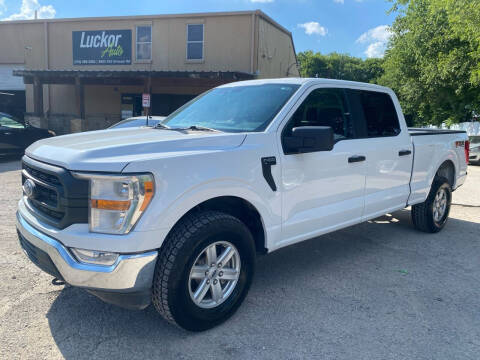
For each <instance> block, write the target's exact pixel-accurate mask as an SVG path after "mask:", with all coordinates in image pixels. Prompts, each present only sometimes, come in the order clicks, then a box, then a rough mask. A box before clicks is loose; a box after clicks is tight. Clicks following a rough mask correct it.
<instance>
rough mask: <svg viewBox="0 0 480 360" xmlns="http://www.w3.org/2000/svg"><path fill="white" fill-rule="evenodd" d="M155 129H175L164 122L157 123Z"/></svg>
mask: <svg viewBox="0 0 480 360" xmlns="http://www.w3.org/2000/svg"><path fill="white" fill-rule="evenodd" d="M155 129H166V130H174V129H172V128H171V127H170V126H167V125H164V124H162V123H158V124H157V125H155Z"/></svg>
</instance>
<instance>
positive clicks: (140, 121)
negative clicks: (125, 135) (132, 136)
mask: <svg viewBox="0 0 480 360" xmlns="http://www.w3.org/2000/svg"><path fill="white" fill-rule="evenodd" d="M165 118H166V116H148V119H147V117H146V116H136V117H131V118H128V119H125V120H122V121H119V122H118V123H116V124H113V125H112V126H110V127H109V129H123V128H132V127H142V126H148V127H155V126H157V125H158V124H159V123H160V122H162V121H163V120H164V119H165Z"/></svg>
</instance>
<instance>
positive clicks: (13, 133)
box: [0, 112, 55, 157]
mask: <svg viewBox="0 0 480 360" xmlns="http://www.w3.org/2000/svg"><path fill="white" fill-rule="evenodd" d="M52 136H55V133H54V132H53V131H51V130H47V129H40V128H36V127H33V126H30V125H28V124H24V123H23V122H22V121H20V120H19V119H16V118H15V117H13V116H12V115H10V114H6V113H2V112H0V157H4V156H16V155H23V153H24V151H25V149H26V148H27V147H28V146H30V145H31V144H32V143H34V142H35V141H37V140H39V139H44V138H49V137H52Z"/></svg>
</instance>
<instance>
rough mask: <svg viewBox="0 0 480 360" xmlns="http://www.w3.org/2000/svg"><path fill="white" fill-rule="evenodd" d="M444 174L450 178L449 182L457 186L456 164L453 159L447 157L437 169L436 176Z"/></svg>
mask: <svg viewBox="0 0 480 360" xmlns="http://www.w3.org/2000/svg"><path fill="white" fill-rule="evenodd" d="M437 176H442V177H445V178H446V179H447V180H448V183H449V184H450V186H451V187H452V189H453V188H454V186H455V178H456V177H455V164H454V163H453V161H452V160H450V159H447V160H445V161H444V162H443V163H442V164H441V165H440V166H439V167H438V169H437V171H436V173H435V177H437Z"/></svg>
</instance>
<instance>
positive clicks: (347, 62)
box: [297, 50, 383, 82]
mask: <svg viewBox="0 0 480 360" xmlns="http://www.w3.org/2000/svg"><path fill="white" fill-rule="evenodd" d="M297 58H298V62H299V64H300V74H301V76H303V77H320V78H327V79H340V80H351V81H361V82H376V80H377V79H378V78H379V77H380V76H381V75H382V74H383V67H382V63H383V60H382V59H366V60H363V59H361V58H357V57H353V56H350V55H346V54H337V53H331V54H327V55H323V54H321V53H314V52H313V51H311V50H310V51H305V52H301V53H299V54H298V55H297Z"/></svg>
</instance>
